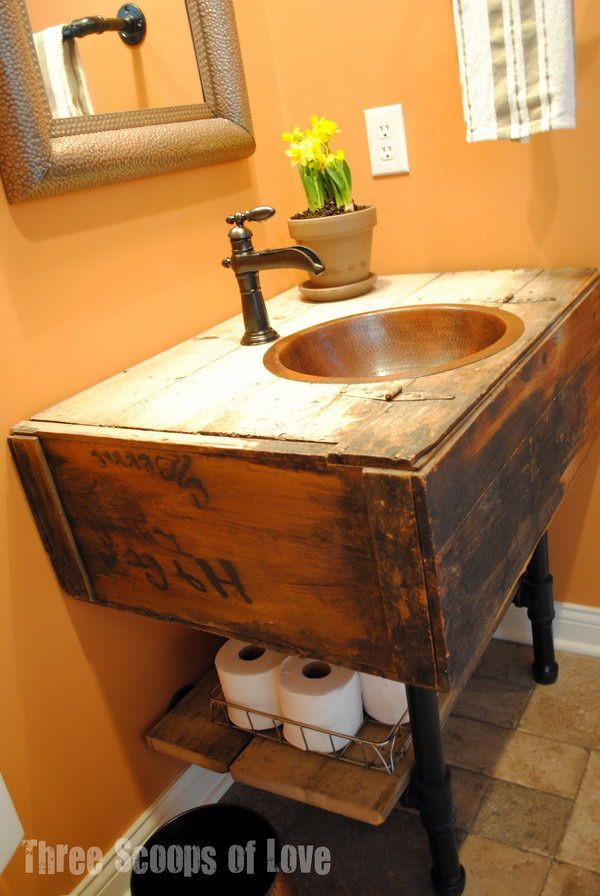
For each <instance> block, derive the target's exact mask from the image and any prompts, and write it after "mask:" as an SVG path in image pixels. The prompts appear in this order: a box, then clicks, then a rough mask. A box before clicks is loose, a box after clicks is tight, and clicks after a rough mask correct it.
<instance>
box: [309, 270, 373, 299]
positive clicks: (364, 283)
mask: <svg viewBox="0 0 600 896" xmlns="http://www.w3.org/2000/svg"><path fill="white" fill-rule="evenodd" d="M376 280H377V274H373V273H371V274H369V276H368V277H367V278H366V279H365V280H359V281H358V282H357V283H346V284H345V285H344V286H313V285H312V283H313V281H312V280H305V281H304V283H301V284H300V286H299V287H298V289H299V290H300V295H301V296H304V298H305V299H309V300H310V301H311V302H339V301H340V300H341V299H355V298H356V297H357V296H364V294H365V293H366V292H370V290H372V289H373V287H374V286H375V281H376Z"/></svg>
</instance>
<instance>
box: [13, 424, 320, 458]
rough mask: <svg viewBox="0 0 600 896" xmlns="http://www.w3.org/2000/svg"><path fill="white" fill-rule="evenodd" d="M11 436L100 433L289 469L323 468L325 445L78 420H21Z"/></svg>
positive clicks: (61, 437)
mask: <svg viewBox="0 0 600 896" xmlns="http://www.w3.org/2000/svg"><path fill="white" fill-rule="evenodd" d="M11 432H12V434H13V435H22V436H37V437H39V438H40V439H42V440H43V438H44V436H49V437H51V438H52V439H55V440H56V441H66V442H69V441H79V442H81V441H82V440H85V439H87V438H92V439H97V438H98V435H99V433H100V432H101V434H102V442H103V444H104V445H105V447H107V448H110V447H112V446H113V445H114V447H115V448H116V449H118V448H119V447H120V446H122V445H123V442H125V441H127V442H130V443H131V444H132V445H134V446H136V447H139V449H140V450H141V449H142V448H155V447H156V446H157V445H166V446H169V447H172V448H178V449H182V450H185V449H187V448H190V447H193V448H195V450H196V451H197V452H198V454H210V455H212V456H213V457H217V456H222V455H226V456H227V457H233V458H239V459H240V460H252V461H255V462H256V463H268V464H269V465H270V466H276V467H283V468H290V469H300V468H305V469H310V470H326V469H327V454H328V446H327V445H324V444H322V443H320V442H294V441H288V440H286V441H270V440H268V439H248V438H243V437H241V438H237V437H234V436H207V435H198V434H195V433H171V432H156V431H153V432H148V431H147V430H139V429H125V428H122V427H121V428H119V427H113V426H106V427H102V429H101V430H99V429H98V427H97V426H88V425H83V424H79V423H71V424H68V425H65V424H64V423H50V422H46V421H37V420H33V421H32V420H23V421H21V422H20V423H17V424H16V425H15V426H13V427H12V430H11Z"/></svg>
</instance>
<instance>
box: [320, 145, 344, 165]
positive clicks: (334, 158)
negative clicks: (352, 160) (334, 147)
mask: <svg viewBox="0 0 600 896" xmlns="http://www.w3.org/2000/svg"><path fill="white" fill-rule="evenodd" d="M345 158H346V153H345V152H344V150H343V149H338V151H337V152H328V153H327V158H326V160H325V165H326V167H327V168H331V166H332V165H335V163H336V162H343V161H344V159H345Z"/></svg>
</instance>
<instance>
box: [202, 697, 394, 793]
mask: <svg viewBox="0 0 600 896" xmlns="http://www.w3.org/2000/svg"><path fill="white" fill-rule="evenodd" d="M229 709H236V710H238V711H239V712H242V713H245V714H246V717H247V719H248V728H245V727H244V728H242V727H241V726H240V725H235V724H234V723H233V722H232V721H231V719H230V718H229V713H228V710H229ZM252 716H262V718H265V719H269V720H270V721H271V722H272V723H273V727H272V728H267V729H264V730H258V729H257V728H255V726H254V722H253V719H252ZM210 718H211V721H212V722H217V723H218V724H220V725H225V726H226V727H227V728H234V729H236V730H237V731H243V732H244V734H251V735H253V736H254V737H262V738H265V739H266V740H275V741H279V743H281V744H285V743H286V740H285V738H284V736H283V731H282V726H283V725H284V724H285V725H293V726H294V727H296V728H298V730H299V731H300V733H301V735H302V740H303V743H304V747H305V750H306V752H308V753H318V755H319V756H325V757H327V758H330V759H334V760H337V761H339V762H349V763H351V764H352V765H360V766H362V767H363V768H371V769H374V770H376V771H380V772H384V773H386V774H388V775H392V774H393V773H394V771H395V770H396V767H397V764H398V762H399V760H400V759H401V758H402V757H403V756H405V755H406V752H407V750H408V748H409V746H410V743H411V740H412V738H411V733H410V724H409V720H408V710H407V711H406V712H405V713H404V715H403V716H402V718H401V719H400V721H399V722H397V723H396V724H395V725H393V726H392V727H391V728H390V727H389V726H388V725H382V724H381V723H380V722H376V721H375V720H374V719H372V718H371V717H370V716H365V717H364V720H363V724H362V726H361V728H360V730H359V731H358V733H357V734H355V735H354V736H352V735H349V734H342V733H340V732H338V731H331V730H329V729H328V728H320V727H319V726H318V725H307V724H305V723H300V722H296V721H294V720H293V719H287V718H286V717H285V716H274V715H271V714H270V713H266V712H261V711H260V710H258V709H252V708H251V707H248V706H240V704H238V703H232V702H231V701H227V700H225V697H224V696H223V692H222V690H221V686H220V685H219V684H217V685H215V687H214V688H213V690H212V691H211V693H210ZM309 731H313V732H317V733H319V734H324V735H326V736H327V737H329V740H330V742H331V752H327V753H326V752H321V751H316V750H311V749H310V748H309V746H308V741H307V738H306V732H309ZM334 738H338V740H339V739H340V738H341V739H342V740H343V741H345V746H344V747H342V749H339V750H336V749H335V741H334Z"/></svg>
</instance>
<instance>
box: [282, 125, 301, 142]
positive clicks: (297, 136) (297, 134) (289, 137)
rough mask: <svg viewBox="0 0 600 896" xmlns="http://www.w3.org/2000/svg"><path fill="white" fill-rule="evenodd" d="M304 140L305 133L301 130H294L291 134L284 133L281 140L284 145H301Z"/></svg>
mask: <svg viewBox="0 0 600 896" xmlns="http://www.w3.org/2000/svg"><path fill="white" fill-rule="evenodd" d="M303 138H304V131H303V130H302V129H301V128H294V130H293V131H292V132H291V133H290V132H289V131H284V133H283V134H282V135H281V139H282V140H283V141H284V143H299V142H300V141H301V140H302V139H303Z"/></svg>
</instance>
